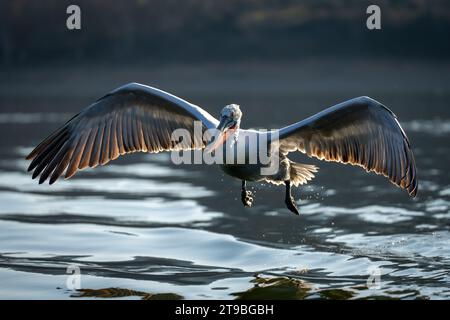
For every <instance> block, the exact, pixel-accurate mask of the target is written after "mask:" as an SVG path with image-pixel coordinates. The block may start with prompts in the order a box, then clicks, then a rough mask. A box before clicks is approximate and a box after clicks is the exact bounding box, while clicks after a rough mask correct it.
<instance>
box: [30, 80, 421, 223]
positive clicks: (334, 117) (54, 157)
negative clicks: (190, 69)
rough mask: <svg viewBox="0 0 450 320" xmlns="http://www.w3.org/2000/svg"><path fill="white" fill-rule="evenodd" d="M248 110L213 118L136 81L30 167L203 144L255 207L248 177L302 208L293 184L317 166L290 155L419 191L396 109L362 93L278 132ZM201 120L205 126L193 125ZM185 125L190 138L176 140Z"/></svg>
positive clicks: (48, 169) (84, 114) (62, 167)
mask: <svg viewBox="0 0 450 320" xmlns="http://www.w3.org/2000/svg"><path fill="white" fill-rule="evenodd" d="M241 120H242V111H241V109H240V107H239V106H238V105H236V104H230V105H227V106H225V107H224V108H223V109H222V111H221V113H220V116H219V119H216V118H214V117H213V116H212V115H210V114H209V113H208V112H206V111H205V110H203V109H202V108H200V107H198V106H196V105H194V104H192V103H190V102H187V101H185V100H183V99H181V98H179V97H176V96H174V95H172V94H170V93H167V92H164V91H162V90H159V89H156V88H152V87H149V86H146V85H142V84H138V83H130V84H127V85H124V86H122V87H120V88H118V89H116V90H114V91H112V92H110V93H109V94H107V95H105V96H103V97H102V98H100V99H98V100H97V101H96V102H94V103H93V104H91V105H90V106H88V107H87V108H85V109H84V110H82V111H81V112H80V113H78V114H77V115H75V116H74V117H72V118H71V119H70V120H69V121H67V122H66V123H65V124H64V125H63V126H61V127H60V128H59V129H57V130H56V131H55V132H53V133H52V134H50V135H49V136H48V137H47V138H46V139H44V140H43V141H42V142H41V143H40V144H39V145H38V146H37V147H36V148H34V150H33V151H32V152H31V153H30V154H29V155H28V156H27V159H29V160H32V161H31V163H30V165H29V168H28V170H29V171H33V175H32V177H33V179H34V178H37V177H39V183H43V182H44V181H46V180H47V179H48V180H49V183H50V184H53V183H54V182H55V181H56V180H57V179H58V178H59V177H60V176H61V175H63V174H64V175H65V178H66V179H68V178H70V177H72V176H73V175H74V174H75V173H76V172H77V171H78V170H80V169H84V168H86V167H92V168H93V167H96V166H98V165H105V164H106V163H108V162H109V161H111V160H114V159H116V158H118V157H119V156H121V155H124V154H127V153H132V152H149V153H156V152H162V151H181V152H183V151H189V150H192V149H200V150H202V151H203V152H204V154H206V155H209V156H215V157H216V160H219V161H216V163H217V164H218V165H219V166H220V167H221V169H222V170H223V171H224V172H225V173H226V174H228V175H230V176H232V177H234V178H237V179H240V180H241V181H242V187H241V200H242V202H243V204H244V205H245V206H248V207H250V206H252V204H253V196H252V193H251V192H250V191H247V190H246V181H266V182H269V183H273V184H276V185H281V184H283V185H285V188H286V192H285V203H286V206H287V208H288V209H289V210H290V211H292V212H293V213H295V214H299V210H298V207H297V204H296V202H295V200H294V199H293V197H292V195H291V187H292V186H298V185H303V184H306V183H307V182H308V181H310V180H311V179H312V178H313V177H314V174H315V173H316V172H317V171H318V168H317V167H316V166H314V165H311V164H302V163H296V162H293V161H291V160H290V159H289V157H288V156H289V153H291V152H295V151H300V152H302V153H304V154H306V155H307V156H309V157H314V158H317V159H320V160H325V161H334V162H339V163H343V164H352V165H357V166H360V167H363V168H364V169H365V170H366V171H367V172H374V173H376V174H382V175H384V176H386V177H387V178H388V179H389V180H390V181H391V182H392V183H393V184H395V185H397V186H399V187H400V188H402V189H405V190H406V191H407V192H408V193H409V194H410V195H411V196H412V197H415V196H416V194H417V190H418V180H417V176H416V166H415V161H414V156H413V153H412V150H411V145H410V142H409V140H408V138H407V136H406V134H405V132H404V131H403V129H402V128H401V126H400V124H399V122H398V121H397V118H396V116H395V115H394V113H392V111H390V110H389V109H388V108H387V107H385V106H384V105H382V104H381V103H379V102H377V101H375V100H373V99H371V98H369V97H358V98H354V99H351V100H348V101H345V102H342V103H340V104H337V105H335V106H332V107H329V108H327V109H325V110H324V111H322V112H319V113H317V114H315V115H313V116H311V117H309V118H307V119H305V120H302V121H299V122H296V123H294V124H291V125H289V126H286V127H284V128H281V129H278V130H272V131H256V130H246V129H242V128H241V127H240V125H241ZM195 123H200V124H201V130H195ZM178 129H182V130H184V132H185V133H187V134H188V135H189V139H184V138H183V139H179V140H177V139H174V135H173V132H175V130H178Z"/></svg>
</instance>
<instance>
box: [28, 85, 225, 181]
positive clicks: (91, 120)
mask: <svg viewBox="0 0 450 320" xmlns="http://www.w3.org/2000/svg"><path fill="white" fill-rule="evenodd" d="M194 121H201V122H202V126H201V128H202V130H200V131H201V132H198V131H199V130H195V131H194ZM217 124H218V121H217V119H215V118H214V117H213V116H211V115H210V114H209V113H208V112H206V111H205V110H203V109H202V108H200V107H198V106H195V105H193V104H191V103H189V102H187V101H185V100H182V99H180V98H178V97H176V96H174V95H171V94H169V93H167V92H164V91H161V90H158V89H155V88H152V87H149V86H145V85H142V84H138V83H130V84H127V85H125V86H122V87H120V88H118V89H116V90H114V91H112V92H111V93H109V94H107V95H106V96H104V97H103V98H100V99H99V100H97V101H96V102H95V103H93V104H92V105H90V106H89V107H87V108H86V109H84V110H83V111H81V112H80V113H79V114H77V115H76V116H74V117H73V118H72V119H70V120H69V121H68V122H67V123H66V124H65V125H63V126H62V127H61V128H59V129H58V130H56V131H55V132H53V133H52V134H51V135H50V136H49V137H47V138H46V139H45V140H44V141H42V142H41V143H40V144H39V145H38V146H37V147H36V148H35V149H34V150H33V151H32V152H31V153H30V154H29V155H28V156H27V159H33V161H32V162H31V164H30V166H29V168H28V171H32V170H34V172H33V179H34V178H36V177H37V176H39V175H40V178H39V183H43V182H44V181H45V180H46V179H47V178H48V177H50V184H52V183H54V182H55V181H56V180H57V179H58V178H59V176H61V175H62V174H63V173H64V171H66V173H65V178H66V179H67V178H70V177H71V176H73V175H74V174H75V172H76V171H77V170H78V169H83V168H85V167H88V166H89V167H96V166H97V165H98V164H100V165H104V164H106V163H107V162H109V161H110V160H114V159H116V158H117V157H119V155H123V154H125V153H131V152H137V151H142V152H160V151H169V150H175V149H178V150H179V149H183V150H188V149H192V148H199V147H200V148H201V147H204V141H203V132H204V131H205V130H207V129H212V128H215V127H216V126H217ZM175 129H185V130H187V132H188V133H189V134H190V141H189V139H183V141H179V143H175V142H174V141H171V133H172V132H173V131H174V130H175Z"/></svg>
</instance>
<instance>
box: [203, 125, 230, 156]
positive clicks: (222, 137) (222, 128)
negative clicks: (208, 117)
mask: <svg viewBox="0 0 450 320" xmlns="http://www.w3.org/2000/svg"><path fill="white" fill-rule="evenodd" d="M233 125H234V122H233V121H230V120H228V119H222V120H221V121H220V123H219V125H218V126H217V129H216V130H217V133H218V134H216V135H215V136H214V137H215V139H214V141H213V142H210V143H209V144H208V145H207V146H206V148H205V152H207V153H210V152H213V151H214V150H216V149H217V148H218V147H220V146H221V145H222V144H224V143H225V141H226V140H227V138H228V134H227V133H228V130H229V129H230V127H233Z"/></svg>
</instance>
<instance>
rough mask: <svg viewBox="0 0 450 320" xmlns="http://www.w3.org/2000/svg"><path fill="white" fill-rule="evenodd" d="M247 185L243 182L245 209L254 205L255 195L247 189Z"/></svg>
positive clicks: (242, 194)
mask: <svg viewBox="0 0 450 320" xmlns="http://www.w3.org/2000/svg"><path fill="white" fill-rule="evenodd" d="M246 184H247V183H246V181H245V180H242V189H241V200H242V203H243V204H244V206H245V207H251V206H252V205H253V194H252V192H251V191H247V189H245V187H246Z"/></svg>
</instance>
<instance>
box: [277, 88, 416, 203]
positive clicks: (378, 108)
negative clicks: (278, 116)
mask: <svg viewBox="0 0 450 320" xmlns="http://www.w3.org/2000/svg"><path fill="white" fill-rule="evenodd" d="M279 146H280V152H281V153H283V154H287V153H289V152H292V151H297V150H298V151H301V152H303V153H306V154H307V155H308V156H310V157H315V158H318V159H320V160H326V161H334V162H340V163H349V164H352V165H358V166H361V167H363V168H364V169H366V170H367V171H373V172H375V173H377V174H382V175H384V176H386V177H387V178H389V180H390V181H391V182H392V183H394V184H396V185H397V186H399V187H401V188H402V189H406V190H407V191H408V193H409V194H410V195H411V196H413V197H415V196H416V194H417V186H418V182H417V176H416V165H415V161H414V155H413V153H412V150H411V146H410V143H409V140H408V138H407V136H406V134H405V132H404V131H403V129H402V127H401V126H400V124H399V123H398V121H397V117H396V116H395V115H394V113H392V111H390V110H389V109H388V108H386V107H385V106H383V105H382V104H381V103H379V102H377V101H375V100H373V99H371V98H368V97H359V98H355V99H351V100H348V101H345V102H342V103H340V104H337V105H335V106H333V107H330V108H328V109H325V110H324V111H322V112H319V113H318V114H316V115H314V116H312V117H309V118H308V119H305V120H303V121H300V122H297V123H294V124H292V125H290V126H287V127H284V128H282V129H280V130H279Z"/></svg>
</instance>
